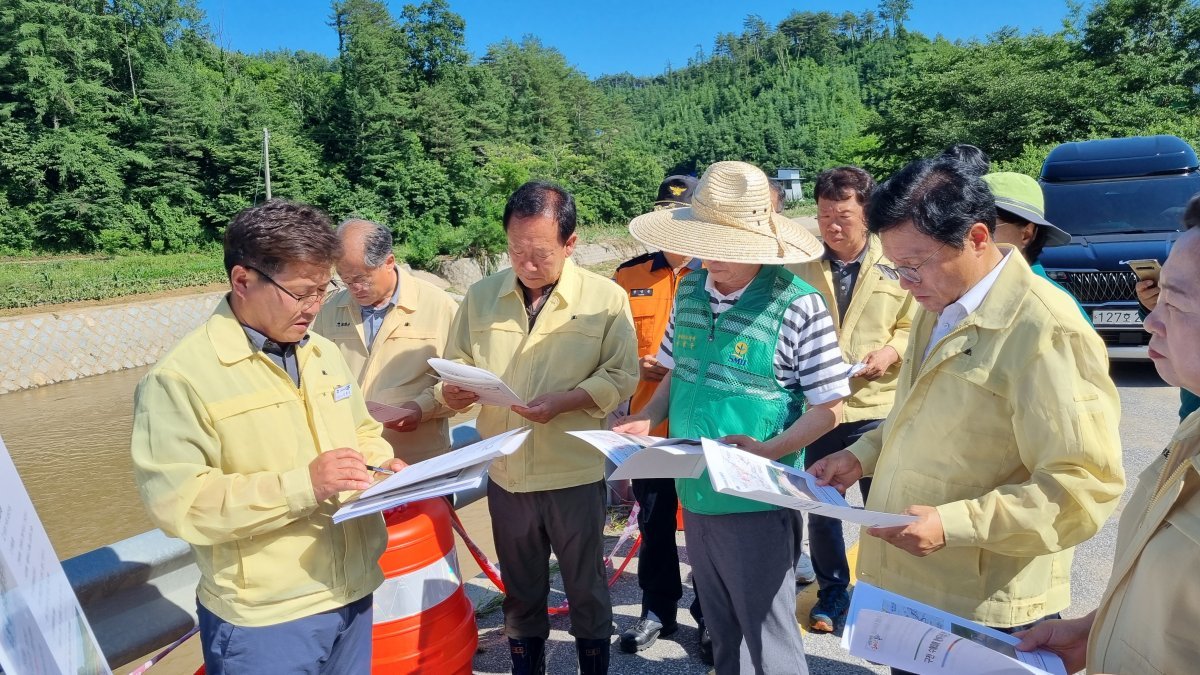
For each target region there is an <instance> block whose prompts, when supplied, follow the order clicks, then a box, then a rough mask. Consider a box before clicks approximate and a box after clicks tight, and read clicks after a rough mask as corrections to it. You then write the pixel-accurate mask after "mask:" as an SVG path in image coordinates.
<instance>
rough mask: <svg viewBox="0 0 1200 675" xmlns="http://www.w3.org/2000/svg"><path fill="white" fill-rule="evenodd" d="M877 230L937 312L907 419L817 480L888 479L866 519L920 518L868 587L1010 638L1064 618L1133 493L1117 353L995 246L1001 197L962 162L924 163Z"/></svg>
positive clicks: (900, 415) (896, 194)
mask: <svg viewBox="0 0 1200 675" xmlns="http://www.w3.org/2000/svg"><path fill="white" fill-rule="evenodd" d="M867 224H868V226H869V227H870V230H871V232H872V233H875V234H877V235H879V237H880V240H881V241H882V243H883V251H884V255H886V256H887V257H888V259H889V260H892V261H893V263H892V265H882V264H881V265H879V270H880V271H881V272H883V273H884V274H886V275H887V276H888V277H890V278H892V279H893V280H896V281H899V282H900V285H901V287H903V288H904V289H906V290H908V291H911V292H912V294H913V297H915V298H916V300H917V302H918V303H919V304H920V305H921V307H922V310H921V311H918V312H917V314H916V316H915V317H914V318H913V324H912V329H911V333H910V340H909V344H908V349H907V351H906V352H905V355H904V361H903V365H902V366H901V370H900V384H899V386H898V388H897V390H896V401H895V404H894V406H893V408H892V412H891V414H890V415H889V416H888V418H887V419H886V420H884V422H883V425H882V426H880V427H879V428H877V429H875V430H873V431H870V432H868V433H867V434H866V435H865V436H863V437H862V438H861V439H859V441H858V442H857V443H855V444H854V445H852V446H850V447H849V448H847V449H846V450H841V451H839V452H836V453H834V454H832V455H830V456H828V457H826V458H825V459H822V460H821V461H819V462H817V463H816V464H814V465H813V466H812V468H811V469H810V471H811V472H812V474H813V475H815V476H817V477H818V478H820V479H822V481H823V482H826V483H828V484H831V485H834V486H835V487H837V488H838V489H841V490H844V489H845V488H846V487H848V486H849V485H851V484H852V483H854V481H856V480H858V479H859V478H860V477H861V476H864V475H867V476H870V475H874V477H875V480H874V482H873V483H872V485H871V495H870V498H869V499H868V500H867V508H870V509H873V510H876V511H888V512H892V513H897V512H905V513H908V514H911V515H915V516H917V520H916V521H915V522H913V523H910V524H908V525H905V526H901V527H885V528H872V529H870V530H867V531H866V534H868V535H870V536H865V537H863V538H862V540H861V544H860V548H859V556H858V579H859V581H860V582H867V583H870V584H873V585H875V586H879V587H881V588H885V589H887V590H889V591H892V592H894V593H899V594H901V595H905V596H908V597H911V598H914V599H916V600H919V601H921V602H925V603H928V604H930V605H933V606H934V607H937V608H939V609H942V610H944V611H947V612H951V613H953V614H957V615H959V616H962V617H965V618H968V619H971V620H972V621H977V622H979V623H982V624H985V625H988V626H991V627H993V628H998V629H1001V630H1005V631H1014V630H1018V629H1020V628H1023V627H1028V626H1030V625H1032V624H1034V623H1037V622H1038V621H1041V620H1043V619H1045V618H1047V617H1053V616H1055V615H1057V613H1058V612H1060V611H1062V610H1063V609H1065V608H1066V607H1067V605H1069V604H1070V601H1071V590H1070V576H1071V559H1072V553H1073V551H1074V547H1075V546H1076V545H1077V544H1079V543H1081V542H1083V541H1085V540H1087V539H1088V538H1090V537H1092V536H1093V535H1094V534H1096V532H1097V531H1098V530H1099V529H1100V526H1101V525H1103V524H1104V521H1105V520H1106V519H1107V518H1108V516H1109V515H1111V514H1112V512H1113V511H1114V510H1115V509H1116V507H1117V504H1118V503H1119V502H1120V499H1121V493H1122V491H1123V490H1124V487H1125V478H1124V470H1123V468H1122V463H1121V441H1120V435H1119V434H1118V430H1117V423H1118V421H1119V419H1120V402H1119V399H1118V397H1117V390H1116V387H1115V386H1114V385H1113V382H1112V378H1111V377H1110V376H1109V374H1108V358H1107V353H1106V350H1105V347H1104V341H1103V340H1101V339H1100V337H1099V336H1098V335H1097V334H1096V331H1095V330H1093V329H1092V327H1091V326H1090V325H1088V323H1087V321H1085V320H1084V318H1083V317H1081V316H1080V315H1079V312H1078V310H1076V308H1075V305H1074V303H1073V302H1072V301H1071V299H1070V298H1069V297H1068V296H1066V295H1065V294H1064V293H1062V292H1061V291H1059V290H1058V289H1056V288H1054V287H1053V286H1051V285H1050V284H1049V283H1048V282H1047V281H1046V280H1045V279H1041V278H1039V277H1037V276H1036V275H1034V273H1033V272H1032V271H1030V269H1029V265H1028V264H1026V262H1025V259H1024V258H1022V257H1021V255H1020V254H1019V253H1017V251H1016V250H1015V249H1014V248H1013V247H1011V246H1008V245H1003V244H1001V245H997V244H996V243H995V242H994V241H993V239H992V234H993V231H994V229H995V224H996V203H995V201H994V199H993V197H992V193H991V192H990V191H989V190H988V188H987V185H986V184H985V183H984V182H983V180H981V179H980V178H979V177H978V176H975V175H973V174H971V173H970V172H969V170H968V169H967V168H965V167H964V166H963V165H962V164H961V163H960V162H953V161H944V160H943V161H932V160H921V161H917V162H913V163H912V164H909V165H908V166H907V167H905V168H904V169H902V170H901V171H900V172H899V173H897V174H896V175H894V176H892V177H891V178H890V179H888V181H887V182H885V183H883V184H882V185H880V186H879V187H878V188H877V189H876V190H875V193H874V194H873V195H872V197H871V202H870V207H869V216H868V218H867Z"/></svg>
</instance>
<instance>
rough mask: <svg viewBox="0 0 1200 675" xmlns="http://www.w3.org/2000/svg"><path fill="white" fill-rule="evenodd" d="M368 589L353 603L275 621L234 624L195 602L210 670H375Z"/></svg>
mask: <svg viewBox="0 0 1200 675" xmlns="http://www.w3.org/2000/svg"><path fill="white" fill-rule="evenodd" d="M371 602H372V599H371V596H370V595H368V596H367V597H365V598H362V599H361V600H356V601H354V602H352V603H350V604H349V605H346V606H344V607H340V608H338V609H334V610H330V611H328V612H321V613H320V614H313V615H312V616H306V617H304V618H302V619H295V620H293V621H285V622H284V623H277V624H275V625H273V626H235V625H234V624H231V623H229V622H228V621H225V620H224V619H222V618H221V617H219V616H217V615H216V614H213V613H212V612H210V611H208V609H206V608H205V607H204V605H201V604H200V603H199V602H197V603H196V610H197V612H196V613H197V616H198V617H199V619H200V645H201V649H202V650H203V652H204V671H205V673H207V675H261V674H262V673H297V674H304V675H354V674H356V673H361V674H363V675H365V674H366V673H370V672H371V623H372V622H371V619H372V617H373V615H374V612H373V611H372V605H371Z"/></svg>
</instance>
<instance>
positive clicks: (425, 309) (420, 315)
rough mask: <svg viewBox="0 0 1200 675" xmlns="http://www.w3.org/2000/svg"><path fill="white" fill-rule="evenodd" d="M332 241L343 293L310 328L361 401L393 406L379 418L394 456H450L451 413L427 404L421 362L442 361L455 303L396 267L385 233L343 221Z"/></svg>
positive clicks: (427, 382) (429, 372)
mask: <svg viewBox="0 0 1200 675" xmlns="http://www.w3.org/2000/svg"><path fill="white" fill-rule="evenodd" d="M338 237H339V238H340V239H341V242H342V255H341V256H340V257H339V258H338V260H337V270H338V276H340V277H341V278H342V282H343V283H344V285H345V288H343V289H342V290H340V291H338V292H337V293H335V294H334V295H333V296H332V297H330V298H329V299H328V300H326V301H325V306H324V307H323V308H322V309H321V312H320V314H318V315H317V320H316V322H315V323H314V324H313V330H315V331H316V332H317V333H318V334H320V335H324V336H325V337H327V338H329V339H330V340H332V341H333V342H334V344H336V345H337V347H338V350H339V351H340V352H341V353H342V357H344V358H345V359H346V363H347V364H349V365H350V371H351V372H352V373H354V375H355V377H357V378H358V385H359V386H360V387H361V388H362V391H363V396H364V397H366V399H367V401H369V402H375V403H385V404H388V405H391V406H395V407H398V408H400V410H399V411H393V413H392V414H391V415H389V416H383V417H382V419H384V420H386V422H385V425H384V434H383V436H384V438H385V439H386V440H387V441H388V442H389V443H391V445H392V450H393V451H394V452H395V453H396V457H399V458H400V459H403V460H404V461H406V462H408V463H409V464H412V463H415V462H419V461H421V460H423V459H429V458H430V457H435V456H437V455H440V454H443V453H445V452H447V451H449V449H450V436H449V427H448V422H447V419H448V418H449V417H450V416H452V415H453V414H454V411H452V410H450V409H449V408H447V407H446V406H444V405H441V404H440V403H438V402H437V401H436V400H435V399H434V397H433V392H432V387H433V385H435V384H437V379H436V378H434V376H433V369H432V368H430V366H429V363H428V361H429V359H430V357H435V356H441V355H442V351H443V350H444V349H445V347H446V335H447V334H448V332H449V330H450V322H451V321H452V320H453V319H454V313H455V312H456V311H457V310H458V305H457V304H456V303H455V302H454V299H453V298H451V297H450V296H449V295H447V294H446V292H445V291H443V290H442V289H440V288H438V287H437V286H434V285H433V284H431V283H429V282H426V281H422V280H420V279H417V278H416V277H415V276H413V275H412V274H409V273H408V272H406V271H404V270H402V269H400V266H399V265H397V264H396V256H395V255H394V254H393V253H392V233H391V232H390V231H389V230H388V229H387V228H386V227H384V226H382V225H379V224H377V223H372V222H370V221H367V220H360V219H352V220H347V221H346V222H344V223H342V224H341V225H340V226H339V227H338Z"/></svg>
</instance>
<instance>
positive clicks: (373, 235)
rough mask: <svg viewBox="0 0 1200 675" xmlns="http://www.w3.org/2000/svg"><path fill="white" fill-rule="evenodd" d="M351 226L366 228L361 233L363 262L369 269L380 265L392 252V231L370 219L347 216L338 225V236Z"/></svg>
mask: <svg viewBox="0 0 1200 675" xmlns="http://www.w3.org/2000/svg"><path fill="white" fill-rule="evenodd" d="M351 227H364V228H367V233H366V234H365V235H363V264H364V265H366V266H367V267H368V268H369V269H375V268H376V267H379V266H380V265H382V264H383V261H385V260H387V257H388V254H389V253H391V252H392V231H391V230H389V229H388V228H386V227H384V226H383V225H380V224H379V223H376V222H374V221H371V220H366V219H364V218H348V219H346V220H343V221H342V223H341V224H340V225H338V228H337V233H338V237H339V238H340V237H342V235H344V234H345V232H346V230H348V229H350V228H351Z"/></svg>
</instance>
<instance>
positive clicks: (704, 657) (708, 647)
mask: <svg viewBox="0 0 1200 675" xmlns="http://www.w3.org/2000/svg"><path fill="white" fill-rule="evenodd" d="M697 627H698V628H699V630H700V660H701V661H703V662H704V663H706V664H708V665H710V666H711V665H712V664H713V646H712V634H711V633H709V632H708V626H707V625H706V624H705V623H704V620H703V619H701V620H700V621H699V623H698V624H697Z"/></svg>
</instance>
